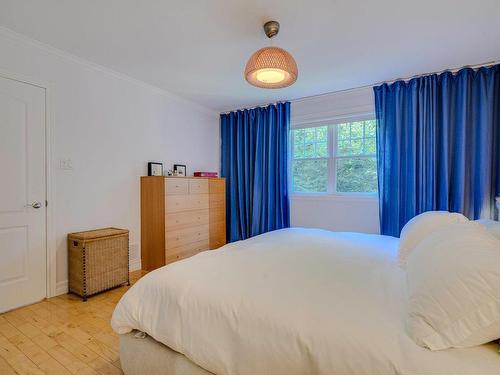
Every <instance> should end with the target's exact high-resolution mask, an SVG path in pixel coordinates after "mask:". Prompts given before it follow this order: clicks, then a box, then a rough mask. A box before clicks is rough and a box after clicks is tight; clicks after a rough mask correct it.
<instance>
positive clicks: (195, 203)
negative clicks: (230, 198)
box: [187, 194, 208, 210]
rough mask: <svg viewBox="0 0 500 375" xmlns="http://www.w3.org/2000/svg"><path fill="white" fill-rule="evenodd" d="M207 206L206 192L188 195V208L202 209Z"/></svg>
mask: <svg viewBox="0 0 500 375" xmlns="http://www.w3.org/2000/svg"><path fill="white" fill-rule="evenodd" d="M207 208H208V194H193V195H188V203H187V209H188V210H203V209H207Z"/></svg>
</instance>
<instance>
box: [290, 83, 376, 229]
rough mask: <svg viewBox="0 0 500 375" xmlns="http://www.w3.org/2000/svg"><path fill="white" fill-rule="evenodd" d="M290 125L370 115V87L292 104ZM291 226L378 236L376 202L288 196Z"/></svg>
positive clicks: (364, 198) (359, 198)
mask: <svg viewBox="0 0 500 375" xmlns="http://www.w3.org/2000/svg"><path fill="white" fill-rule="evenodd" d="M291 108H292V114H291V126H292V128H293V127H296V126H300V125H304V124H311V123H315V122H318V123H323V122H326V123H328V122H332V123H339V122H341V121H344V120H345V121H348V119H349V117H350V116H356V115H361V116H362V115H367V114H373V113H374V112H375V109H374V99H373V92H372V89H371V88H363V89H355V90H348V91H341V92H337V93H332V94H326V95H320V96H314V97H310V98H306V99H301V100H297V101H294V102H292V106H291ZM290 206H291V207H290V210H291V225H292V226H300V227H316V228H324V229H329V230H334V231H354V232H365V233H379V231H380V229H379V218H378V199H377V198H376V197H373V196H354V195H307V196H304V195H293V194H292V195H291V200H290Z"/></svg>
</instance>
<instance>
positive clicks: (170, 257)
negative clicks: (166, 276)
mask: <svg viewBox="0 0 500 375" xmlns="http://www.w3.org/2000/svg"><path fill="white" fill-rule="evenodd" d="M209 248H210V245H209V243H208V240H203V241H198V242H193V243H190V244H187V245H182V246H178V247H175V248H172V249H170V248H169V249H167V251H166V252H165V259H166V262H167V263H172V262H175V261H177V260H181V259H185V258H188V257H190V256H193V255H196V254H198V253H199V252H201V251H205V250H208V249H209Z"/></svg>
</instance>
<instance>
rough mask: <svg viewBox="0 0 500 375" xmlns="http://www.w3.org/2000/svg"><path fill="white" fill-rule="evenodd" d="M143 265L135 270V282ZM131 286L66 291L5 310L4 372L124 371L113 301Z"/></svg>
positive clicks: (1, 320) (1, 330) (114, 374)
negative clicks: (91, 292)
mask: <svg viewBox="0 0 500 375" xmlns="http://www.w3.org/2000/svg"><path fill="white" fill-rule="evenodd" d="M141 276H142V273H141V271H137V272H133V273H131V274H130V280H131V283H132V284H133V283H134V282H136V281H137V280H138V279H139V278H140V277H141ZM128 288H129V287H127V286H123V287H120V288H117V289H113V290H111V291H109V292H105V293H102V294H99V295H96V296H94V297H90V298H89V299H88V301H87V302H82V300H81V299H80V298H79V297H77V296H75V295H71V294H65V295H62V296H57V297H54V298H49V299H46V300H44V301H42V302H38V303H35V304H33V305H30V306H25V307H22V308H20V309H17V310H13V311H9V312H7V313H4V314H0V374H2V375H3V374H6V375H11V374H21V375H22V374H30V375H33V374H35V375H38V374H50V375H52V374H55V375H58V374H78V375H99V374H101V375H108V374H109V375H119V374H122V370H121V366H120V358H119V346H118V336H117V335H116V334H115V333H114V332H113V330H112V329H111V325H110V320H111V315H112V314H113V310H114V307H115V306H116V304H117V303H118V301H119V300H120V298H121V296H122V295H123V294H124V293H125V292H126V291H127V290H128Z"/></svg>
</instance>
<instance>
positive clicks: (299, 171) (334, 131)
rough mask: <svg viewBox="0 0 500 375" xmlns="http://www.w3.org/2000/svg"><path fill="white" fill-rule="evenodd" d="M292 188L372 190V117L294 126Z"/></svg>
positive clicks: (374, 162)
mask: <svg viewBox="0 0 500 375" xmlns="http://www.w3.org/2000/svg"><path fill="white" fill-rule="evenodd" d="M292 191H293V192H295V193H375V192H376V191H377V160H376V126H375V120H372V119H370V120H363V121H353V122H348V123H342V124H335V125H322V126H317V127H305V128H296V129H293V130H292Z"/></svg>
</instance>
